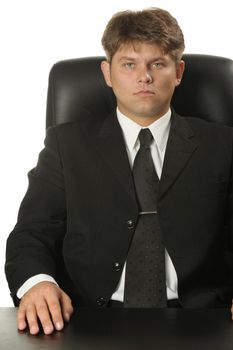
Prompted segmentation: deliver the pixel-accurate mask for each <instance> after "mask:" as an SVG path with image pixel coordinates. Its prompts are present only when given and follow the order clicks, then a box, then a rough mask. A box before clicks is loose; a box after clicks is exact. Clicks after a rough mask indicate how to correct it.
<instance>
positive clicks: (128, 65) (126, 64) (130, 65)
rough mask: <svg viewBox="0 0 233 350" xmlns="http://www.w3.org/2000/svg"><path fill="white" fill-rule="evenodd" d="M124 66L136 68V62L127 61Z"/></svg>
mask: <svg viewBox="0 0 233 350" xmlns="http://www.w3.org/2000/svg"><path fill="white" fill-rule="evenodd" d="M123 66H124V67H125V68H128V69H133V68H135V66H136V64H135V63H134V62H126V63H124V64H123Z"/></svg>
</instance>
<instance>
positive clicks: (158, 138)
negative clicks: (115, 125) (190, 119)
mask: <svg viewBox="0 0 233 350" xmlns="http://www.w3.org/2000/svg"><path fill="white" fill-rule="evenodd" d="M117 118H118V121H119V123H120V126H121V129H122V131H123V136H124V139H125V143H126V147H127V148H128V150H129V151H130V152H132V150H133V148H134V147H136V146H137V143H138V134H139V131H140V130H141V129H143V127H142V126H141V125H139V124H137V123H135V122H134V121H133V120H132V119H130V118H128V117H126V116H125V115H124V114H122V113H121V112H120V111H119V109H118V108H117ZM170 125H171V109H170V108H169V110H168V111H167V113H165V114H164V115H163V116H162V117H160V118H159V119H157V120H156V121H154V122H153V123H152V124H150V125H149V126H148V127H147V128H149V129H150V131H151V133H152V135H153V137H154V140H155V143H156V145H157V147H158V148H159V150H160V151H161V152H162V151H163V150H164V148H165V147H166V144H167V140H168V135H169V131H170Z"/></svg>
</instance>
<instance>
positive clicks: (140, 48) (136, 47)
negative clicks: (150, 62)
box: [113, 42, 168, 60]
mask: <svg viewBox="0 0 233 350" xmlns="http://www.w3.org/2000/svg"><path fill="white" fill-rule="evenodd" d="M114 57H115V59H118V60H119V59H121V58H123V57H132V58H140V57H142V58H143V57H144V58H149V59H151V58H153V57H154V58H156V57H164V58H166V57H168V55H166V54H165V53H164V50H163V48H162V47H161V46H160V45H159V44H156V43H146V42H142V43H141V42H133V43H125V44H121V45H120V47H119V48H118V50H117V51H116V53H115V55H114V56H113V58H114Z"/></svg>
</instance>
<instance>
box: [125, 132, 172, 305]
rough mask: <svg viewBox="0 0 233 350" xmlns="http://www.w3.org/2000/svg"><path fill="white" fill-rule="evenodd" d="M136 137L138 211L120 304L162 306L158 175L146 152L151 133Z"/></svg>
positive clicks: (162, 260) (163, 282) (164, 301)
mask: <svg viewBox="0 0 233 350" xmlns="http://www.w3.org/2000/svg"><path fill="white" fill-rule="evenodd" d="M138 137H139V140H140V149H139V151H138V153H137V155H136V157H135V161H134V165H133V178H134V183H135V190H136V194H137V199H138V204H139V210H140V213H139V216H138V222H137V227H136V230H135V233H134V237H133V239H132V242H131V246H130V249H129V252H128V256H127V261H126V277H125V292H124V307H140V308H143V307H145V308H146V307H147V308H148V307H154V308H156V307H158V308H159V307H166V280H165V248H164V244H163V238H162V235H161V230H160V227H159V222H158V215H157V213H156V212H157V197H158V185H159V178H158V175H157V173H156V171H155V168H154V163H153V160H152V156H151V151H150V145H151V142H152V141H153V136H152V134H151V132H150V130H149V129H142V130H141V131H140V133H139V136H138Z"/></svg>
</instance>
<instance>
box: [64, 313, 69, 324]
mask: <svg viewBox="0 0 233 350" xmlns="http://www.w3.org/2000/svg"><path fill="white" fill-rule="evenodd" d="M64 317H65V320H66V321H67V322H68V321H69V320H70V314H68V313H66V314H65V315H64Z"/></svg>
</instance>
